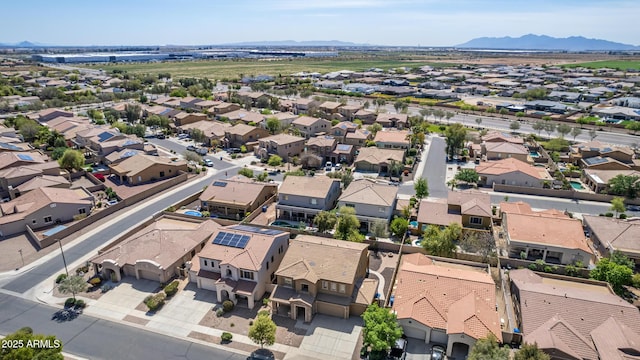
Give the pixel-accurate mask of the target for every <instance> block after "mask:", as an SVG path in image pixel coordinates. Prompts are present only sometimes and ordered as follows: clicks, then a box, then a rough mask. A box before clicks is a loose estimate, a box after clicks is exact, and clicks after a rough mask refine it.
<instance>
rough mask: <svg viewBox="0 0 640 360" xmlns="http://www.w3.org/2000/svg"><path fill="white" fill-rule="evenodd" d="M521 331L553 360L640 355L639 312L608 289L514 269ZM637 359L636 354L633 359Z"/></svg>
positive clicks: (618, 358)
mask: <svg viewBox="0 0 640 360" xmlns="http://www.w3.org/2000/svg"><path fill="white" fill-rule="evenodd" d="M509 278H510V280H511V294H513V298H514V305H515V310H516V311H515V312H516V317H517V319H518V323H519V325H518V329H519V330H520V332H521V333H522V335H523V338H522V340H523V342H525V343H529V344H534V343H535V344H537V346H538V348H540V349H541V350H542V351H544V352H545V353H547V354H548V355H549V356H550V357H551V359H552V360H561V359H562V360H602V359H608V360H609V359H611V360H613V359H615V360H624V359H633V358H634V357H636V355H637V354H638V353H640V313H639V312H638V309H637V308H636V307H635V306H633V305H632V304H629V303H628V302H626V301H624V300H623V299H622V298H620V297H618V296H617V295H616V294H614V293H613V291H612V290H611V288H610V287H609V285H607V284H606V283H603V282H595V281H589V280H584V279H580V280H579V281H576V280H575V279H574V278H569V277H565V278H562V279H560V278H557V277H551V276H550V275H547V274H544V273H534V272H533V271H531V270H529V269H518V270H511V271H510V272H509ZM632 354H633V355H632Z"/></svg>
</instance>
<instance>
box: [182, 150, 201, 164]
mask: <svg viewBox="0 0 640 360" xmlns="http://www.w3.org/2000/svg"><path fill="white" fill-rule="evenodd" d="M183 156H184V159H185V160H187V161H193V162H195V163H196V164H200V163H201V162H202V156H200V155H198V154H197V153H195V152H193V151H189V150H186V151H185V152H184V155H183Z"/></svg>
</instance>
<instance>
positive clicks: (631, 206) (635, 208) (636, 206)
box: [627, 205, 640, 211]
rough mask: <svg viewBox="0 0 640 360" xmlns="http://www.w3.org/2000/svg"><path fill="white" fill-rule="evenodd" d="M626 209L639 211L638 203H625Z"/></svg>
mask: <svg viewBox="0 0 640 360" xmlns="http://www.w3.org/2000/svg"><path fill="white" fill-rule="evenodd" d="M627 211H640V205H627Z"/></svg>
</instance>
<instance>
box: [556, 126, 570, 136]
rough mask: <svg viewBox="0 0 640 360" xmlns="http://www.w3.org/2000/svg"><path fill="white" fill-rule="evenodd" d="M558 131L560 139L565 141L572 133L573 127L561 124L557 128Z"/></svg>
mask: <svg viewBox="0 0 640 360" xmlns="http://www.w3.org/2000/svg"><path fill="white" fill-rule="evenodd" d="M556 131H557V132H558V134H560V138H562V139H564V137H565V136H566V135H567V134H568V133H570V132H571V126H569V125H567V124H560V125H558V127H556Z"/></svg>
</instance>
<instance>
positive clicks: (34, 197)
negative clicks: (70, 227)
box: [0, 187, 94, 236]
mask: <svg viewBox="0 0 640 360" xmlns="http://www.w3.org/2000/svg"><path fill="white" fill-rule="evenodd" d="M93 205H94V198H93V195H91V193H90V192H88V191H86V190H84V189H83V188H78V189H63V188H55V187H44V188H39V189H34V190H31V191H29V192H27V193H26V194H23V195H22V196H19V197H17V198H15V199H13V200H11V201H9V202H6V203H1V204H0V211H1V214H0V234H1V235H2V236H9V235H13V234H18V233H21V232H24V231H26V229H27V226H29V227H30V228H31V229H33V230H37V229H41V228H44V227H48V226H52V225H55V224H60V223H65V222H69V221H72V220H74V217H75V216H78V215H89V214H90V213H91V209H93Z"/></svg>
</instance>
